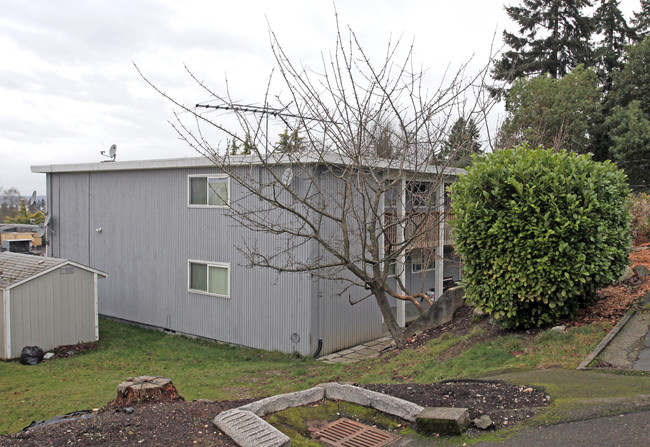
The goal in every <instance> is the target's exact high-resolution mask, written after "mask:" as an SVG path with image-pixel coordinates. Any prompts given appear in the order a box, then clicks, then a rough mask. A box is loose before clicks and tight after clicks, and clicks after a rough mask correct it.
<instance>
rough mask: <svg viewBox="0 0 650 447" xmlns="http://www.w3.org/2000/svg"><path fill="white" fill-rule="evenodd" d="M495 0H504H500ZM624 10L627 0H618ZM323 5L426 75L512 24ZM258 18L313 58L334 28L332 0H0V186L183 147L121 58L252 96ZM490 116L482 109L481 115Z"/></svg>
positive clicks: (265, 63)
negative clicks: (108, 156) (402, 45)
mask: <svg viewBox="0 0 650 447" xmlns="http://www.w3.org/2000/svg"><path fill="white" fill-rule="evenodd" d="M509 3H513V4H515V3H518V1H517V0H513V1H511V2H509ZM621 7H622V9H623V11H624V12H625V13H626V15H627V16H628V17H629V16H630V15H631V13H632V11H634V10H637V9H638V7H639V1H638V0H622V2H621ZM336 8H337V10H338V14H339V21H340V23H341V24H342V25H349V26H350V27H352V28H353V29H354V31H355V32H356V33H357V35H358V36H359V38H360V40H361V42H362V43H363V45H364V46H365V48H366V49H367V50H368V51H369V52H370V54H371V55H373V56H378V55H380V54H381V50H382V49H384V48H385V44H386V43H387V41H388V40H389V39H390V38H391V36H392V37H393V38H395V37H400V36H401V37H402V39H403V41H404V42H406V43H410V42H411V41H414V43H415V57H414V59H415V62H417V63H418V64H420V65H422V66H423V67H424V68H427V69H429V72H428V76H429V78H428V82H430V84H431V85H432V86H433V85H435V84H436V82H437V81H439V80H440V76H441V73H443V71H444V70H445V69H446V68H447V66H449V65H451V67H458V66H459V65H460V64H462V63H464V62H466V61H468V60H469V59H470V58H472V57H473V62H472V64H473V65H472V66H473V67H476V69H477V70H478V67H480V66H482V65H485V64H486V63H487V58H488V57H489V53H490V46H491V42H492V40H493V37H494V36H495V34H496V43H497V46H500V45H501V33H502V31H503V29H504V28H507V29H510V30H513V29H514V27H513V24H512V23H511V22H510V20H509V18H508V17H507V14H506V13H505V11H504V9H503V2H502V1H501V0H455V1H449V0H428V1H424V0H419V1H416V0H399V1H398V0H355V1H352V0H346V1H338V2H337V5H336ZM269 26H271V27H272V28H273V30H274V31H275V33H276V34H277V36H278V38H279V40H280V42H281V43H282V45H283V46H284V48H285V50H286V51H287V52H288V53H289V55H290V56H291V57H292V59H294V60H299V61H302V62H304V63H306V64H311V65H317V64H318V63H319V60H320V55H321V51H325V52H327V51H329V50H331V49H332V47H333V43H334V39H335V21H334V7H333V3H332V2H331V1H316V0H295V1H291V0H262V1H253V0H234V1H227V2H226V1H207V0H206V1H188V0H183V1H172V0H169V1H160V0H146V1H140V0H128V1H122V0H110V1H92V0H86V1H66V0H56V1H50V0H29V1H26V0H3V1H2V15H0V55H2V59H3V60H2V63H1V64H0V186H4V187H11V186H15V187H17V188H18V189H19V190H20V191H21V193H22V194H23V195H29V194H31V192H32V191H33V190H34V189H36V190H38V192H39V194H44V192H45V175H44V174H32V173H31V172H30V166H31V165H44V164H59V163H79V162H93V161H101V160H102V157H101V155H100V154H99V152H100V151H101V150H108V148H109V147H110V145H111V144H117V147H118V151H117V159H118V160H139V159H156V158H173V157H193V156H196V155H197V154H196V153H194V152H193V151H192V150H191V149H189V148H187V147H186V146H185V145H184V143H182V142H181V141H179V140H178V138H177V136H176V134H175V133H174V131H173V130H172V129H171V127H170V125H169V123H168V121H169V120H171V119H172V118H173V114H172V111H173V109H172V107H171V105H170V104H169V103H168V102H166V101H165V100H164V99H163V98H162V97H160V95H158V94H157V93H155V92H154V91H153V90H152V89H151V87H149V86H147V85H146V84H145V82H144V81H143V80H142V78H141V77H140V76H139V74H138V73H137V71H136V69H135V68H134V66H133V63H134V62H135V63H136V64H137V65H138V66H139V67H140V69H141V70H142V71H143V72H144V73H145V75H146V76H148V77H149V78H150V79H151V80H152V81H153V82H155V83H156V84H157V85H158V86H160V87H161V89H162V90H164V91H166V92H168V93H170V94H172V95H173V96H174V97H176V98H178V99H179V101H181V102H183V103H186V104H194V103H197V102H202V101H205V100H207V99H209V98H208V97H206V96H205V94H201V93H200V92H198V91H197V90H196V89H195V88H193V86H192V81H191V80H190V79H189V78H188V76H187V74H186V72H185V71H184V64H185V65H187V66H189V67H190V68H191V69H192V70H193V71H194V72H195V73H196V74H198V76H199V77H200V78H201V79H202V80H203V81H205V82H206V84H208V85H210V86H211V87H212V89H213V90H215V91H217V92H219V93H223V92H225V80H226V78H227V79H228V83H229V87H230V89H231V91H232V92H233V93H234V94H233V96H235V97H236V98H237V99H239V100H241V101H242V103H249V104H251V103H252V104H254V103H258V104H259V103H260V102H261V101H262V99H263V97H262V94H263V93H264V90H265V86H266V82H267V80H268V75H269V73H270V71H271V69H272V68H273V59H272V55H271V52H270V45H269V34H268V30H269ZM494 120H495V121H496V118H495V119H494Z"/></svg>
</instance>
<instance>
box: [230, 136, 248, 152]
mask: <svg viewBox="0 0 650 447" xmlns="http://www.w3.org/2000/svg"><path fill="white" fill-rule="evenodd" d="M237 140H239V141H241V144H238V143H237ZM254 147H255V146H254V145H253V142H252V141H251V137H250V135H246V138H244V141H242V140H241V139H239V138H238V137H235V138H233V139H232V140H231V141H230V144H228V152H229V153H230V155H250V154H251V149H253V148H254Z"/></svg>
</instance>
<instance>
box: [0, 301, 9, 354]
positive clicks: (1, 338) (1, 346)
mask: <svg viewBox="0 0 650 447" xmlns="http://www.w3.org/2000/svg"><path fill="white" fill-rule="evenodd" d="M5 321H6V315H5V291H4V290H0V358H2V359H7V358H8V357H9V353H8V352H7V345H6V338H5V327H6V326H5Z"/></svg>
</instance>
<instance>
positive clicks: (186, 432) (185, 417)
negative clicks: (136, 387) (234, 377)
mask: <svg viewBox="0 0 650 447" xmlns="http://www.w3.org/2000/svg"><path fill="white" fill-rule="evenodd" d="M248 402H250V401H249V400H246V401H227V402H211V401H194V402H180V401H176V402H164V403H162V402H158V403H145V404H140V405H136V406H134V407H133V411H132V412H127V411H126V409H118V408H115V407H112V406H108V407H105V408H104V409H102V410H101V411H100V412H99V413H98V414H97V415H96V416H95V417H93V418H91V419H85V420H81V421H71V422H64V423H61V424H57V425H48V426H39V427H36V428H33V429H31V430H28V431H26V432H19V433H14V434H11V435H8V436H4V437H2V438H0V445H2V446H39V447H42V446H67V445H86V446H96V445H102V446H107V445H124V446H171V445H173V446H236V445H237V444H235V443H234V442H233V441H232V440H231V439H230V438H228V437H227V436H226V435H224V434H223V433H221V432H220V431H219V430H218V429H217V428H216V427H215V426H214V425H213V424H212V420H213V419H214V417H215V416H216V415H217V414H219V413H220V412H222V411H224V410H229V409H231V408H236V407H238V406H240V405H244V404H246V403H248Z"/></svg>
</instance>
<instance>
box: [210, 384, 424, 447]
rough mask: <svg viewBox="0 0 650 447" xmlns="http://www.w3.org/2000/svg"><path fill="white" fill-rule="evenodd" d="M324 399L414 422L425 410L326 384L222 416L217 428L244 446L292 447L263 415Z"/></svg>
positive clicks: (269, 398) (286, 438) (275, 397)
mask: <svg viewBox="0 0 650 447" xmlns="http://www.w3.org/2000/svg"><path fill="white" fill-rule="evenodd" d="M323 399H332V400H342V401H345V402H351V403H355V404H358V405H364V406H367V407H371V408H374V409H376V410H379V411H383V412H384V413H388V414H391V415H393V416H397V417H399V418H402V419H405V420H407V421H410V422H414V421H415V420H416V418H417V416H418V415H419V414H420V413H421V412H422V411H423V410H424V407H421V406H419V405H416V404H414V403H413V402H409V401H407V400H404V399H400V398H397V397H393V396H389V395H386V394H382V393H378V392H376V391H370V390H366V389H364V388H359V387H356V386H353V385H344V384H340V383H326V384H323V385H318V386H315V387H314V388H310V389H308V390H304V391H296V392H294V393H287V394H279V395H277V396H271V397H267V398H266V399H261V400H258V401H255V402H251V403H250V404H247V405H243V406H241V407H238V408H235V409H232V410H228V411H224V412H222V413H219V414H218V415H217V417H215V418H214V421H213V423H214V425H216V426H217V427H218V428H219V430H221V431H223V432H224V433H225V434H227V435H228V436H230V437H231V438H232V439H233V440H234V441H235V442H236V443H238V444H239V445H240V446H242V447H248V446H251V447H289V446H290V445H291V440H290V439H289V437H288V436H286V435H285V434H284V433H282V432H280V431H279V430H277V429H276V428H275V427H273V426H272V425H270V424H269V423H267V422H266V421H265V420H264V419H262V417H263V416H265V415H267V414H270V413H275V412H277V411H282V410H285V409H287V408H290V407H299V406H303V405H308V404H311V403H315V402H318V401H320V400H323Z"/></svg>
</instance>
